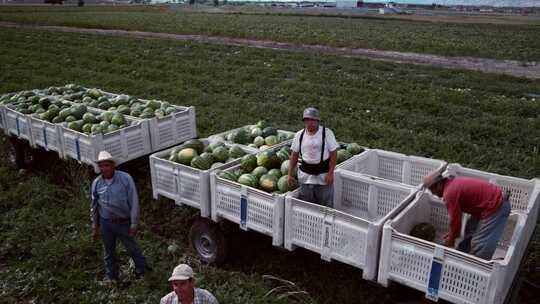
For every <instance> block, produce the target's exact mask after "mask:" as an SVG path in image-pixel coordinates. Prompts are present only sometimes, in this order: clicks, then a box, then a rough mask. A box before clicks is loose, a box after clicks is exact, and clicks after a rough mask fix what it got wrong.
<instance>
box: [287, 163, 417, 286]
mask: <svg viewBox="0 0 540 304" xmlns="http://www.w3.org/2000/svg"><path fill="white" fill-rule="evenodd" d="M334 174H335V177H334V179H335V182H334V207H335V209H333V208H329V207H325V206H320V205H316V204H312V203H309V202H306V201H303V200H300V199H299V198H298V195H299V190H295V191H294V192H291V193H290V194H289V195H288V196H287V198H286V203H285V248H287V249H289V250H293V249H294V248H295V247H296V246H299V247H303V248H306V249H308V250H311V251H314V252H317V253H320V254H321V258H322V259H323V260H327V261H330V260H332V259H334V260H337V261H341V262H343V263H346V264H349V265H352V266H355V267H358V268H361V269H363V278H364V279H366V280H375V279H376V276H377V264H378V254H379V242H380V238H381V233H382V226H383V224H384V222H385V221H386V220H387V219H389V218H391V217H393V216H394V215H395V214H397V212H399V211H400V210H401V209H403V208H404V207H405V206H406V204H407V203H408V202H410V201H411V200H412V199H413V198H414V194H415V193H416V192H417V189H415V188H414V187H412V186H407V185H403V184H397V183H392V182H388V181H385V180H381V179H376V178H373V177H367V176H363V175H360V174H356V173H351V172H347V171H343V170H339V169H338V170H336V171H335V173H334Z"/></svg>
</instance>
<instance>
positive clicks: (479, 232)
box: [458, 200, 512, 260]
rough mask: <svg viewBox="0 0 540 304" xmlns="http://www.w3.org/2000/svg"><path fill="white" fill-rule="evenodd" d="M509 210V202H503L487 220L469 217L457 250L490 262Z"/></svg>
mask: <svg viewBox="0 0 540 304" xmlns="http://www.w3.org/2000/svg"><path fill="white" fill-rule="evenodd" d="M511 208H512V207H511V205H510V202H509V201H508V200H504V201H503V203H502V204H501V206H500V207H499V210H497V212H495V214H493V215H492V216H490V217H488V218H485V219H480V218H479V217H475V216H471V217H470V218H469V220H468V221H467V223H466V224H465V235H464V238H463V241H461V242H460V243H459V245H458V250H460V251H463V252H467V253H470V254H472V255H475V256H477V257H479V258H482V259H485V260H491V258H492V257H493V254H494V253H495V250H496V249H497V243H498V242H499V240H500V239H501V236H502V234H503V232H504V227H505V226H506V222H507V220H508V216H510V211H511Z"/></svg>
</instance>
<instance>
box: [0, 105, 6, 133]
mask: <svg viewBox="0 0 540 304" xmlns="http://www.w3.org/2000/svg"><path fill="white" fill-rule="evenodd" d="M4 120H5V119H4V105H0V129H1V130H4Z"/></svg>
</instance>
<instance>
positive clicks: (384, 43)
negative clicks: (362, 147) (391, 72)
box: [0, 6, 540, 61]
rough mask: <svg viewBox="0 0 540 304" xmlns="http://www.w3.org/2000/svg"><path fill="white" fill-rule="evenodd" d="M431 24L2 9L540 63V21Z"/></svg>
mask: <svg viewBox="0 0 540 304" xmlns="http://www.w3.org/2000/svg"><path fill="white" fill-rule="evenodd" d="M516 19H518V22H511V20H509V21H507V22H505V21H504V19H503V20H502V21H501V20H499V19H497V18H494V19H493V23H489V22H486V21H485V20H484V21H482V22H481V23H479V22H473V21H469V22H470V23H467V19H465V22H431V21H429V20H407V19H395V18H374V17H365V16H364V17H361V18H360V17H355V18H351V17H335V16H309V15H297V16H296V15H295V16H291V15H281V14H279V13H275V12H274V13H272V12H266V13H264V14H261V13H258V14H256V13H252V12H249V11H248V12H246V13H242V12H238V11H235V12H234V13H230V14H228V13H206V12H205V11H204V10H203V9H201V10H191V9H184V8H181V7H180V8H175V9H169V8H168V6H124V7H122V6H118V7H112V8H111V7H99V6H94V7H85V8H78V7H69V6H66V7H25V6H1V7H0V21H4V22H16V23H24V24H40V25H62V26H74V27H86V28H103V29H125V30H138V31H149V32H166V33H175V34H202V35H212V36H223V37H234V38H247V39H257V40H272V41H279V42H290V43H296V44H318V45H327V46H338V47H354V48H372V49H380V50H393V51H406V52H417V53H430V54H437V55H447V56H473V57H485V58H495V59H513V60H519V61H538V60H540V51H539V50H540V42H539V41H540V39H538V32H539V31H540V22H539V21H538V19H526V20H525V21H523V22H519V18H516Z"/></svg>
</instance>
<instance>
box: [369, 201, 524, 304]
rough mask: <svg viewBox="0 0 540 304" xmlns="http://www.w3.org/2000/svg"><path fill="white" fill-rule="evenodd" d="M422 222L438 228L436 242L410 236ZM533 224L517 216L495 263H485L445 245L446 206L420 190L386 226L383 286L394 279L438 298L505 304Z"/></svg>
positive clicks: (512, 218)
mask: <svg viewBox="0 0 540 304" xmlns="http://www.w3.org/2000/svg"><path fill="white" fill-rule="evenodd" d="M421 222H428V223H431V224H432V225H433V226H434V227H435V228H436V231H437V234H436V241H435V242H428V241H424V240H421V239H418V238H415V237H412V236H410V235H408V233H409V231H411V229H412V228H413V227H414V225H416V224H418V223H421ZM465 224H466V223H465V221H463V225H465ZM527 225H534V223H531V222H529V223H527V221H526V220H525V217H524V215H523V214H521V213H512V214H511V216H510V218H509V220H508V223H507V225H506V228H505V231H504V234H503V237H502V239H501V240H500V241H499V245H498V248H497V251H496V252H495V255H494V257H493V260H490V261H487V260H484V259H480V258H478V257H475V256H473V255H470V254H467V253H463V252H460V251H457V250H455V249H451V248H448V247H445V246H443V245H441V244H442V243H443V237H444V235H445V234H446V232H447V229H448V213H447V211H446V207H445V206H444V203H443V202H442V201H441V200H440V199H438V198H437V197H435V196H432V195H430V194H428V193H425V192H419V193H418V195H417V197H416V199H415V200H414V201H413V202H412V203H411V204H409V206H408V207H406V208H405V209H404V210H403V212H401V213H400V214H399V215H398V216H397V217H396V218H395V219H393V220H389V221H388V222H387V223H386V224H385V225H384V228H383V237H382V242H381V243H382V246H381V256H380V262H379V274H378V281H379V283H380V284H382V285H383V286H388V283H389V281H394V282H397V283H400V284H403V285H406V286H409V287H412V288H414V289H417V290H420V291H423V292H426V293H428V292H429V294H430V297H431V298H432V299H434V300H438V299H444V300H447V301H450V302H453V303H486V304H487V303H502V302H503V301H504V300H505V296H506V294H507V292H508V289H509V288H510V286H511V283H512V281H513V278H514V276H515V274H516V272H517V270H518V268H519V264H520V261H521V259H522V258H523V255H524V252H525V249H526V247H527V243H528V242H529V240H530V238H531V235H532V230H531V229H528V227H527ZM533 228H534V227H533ZM433 261H436V263H435V264H436V265H437V262H438V263H440V264H438V265H442V268H440V272H438V271H437V267H432V264H434V263H433ZM430 282H431V284H430ZM428 286H431V288H428Z"/></svg>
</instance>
